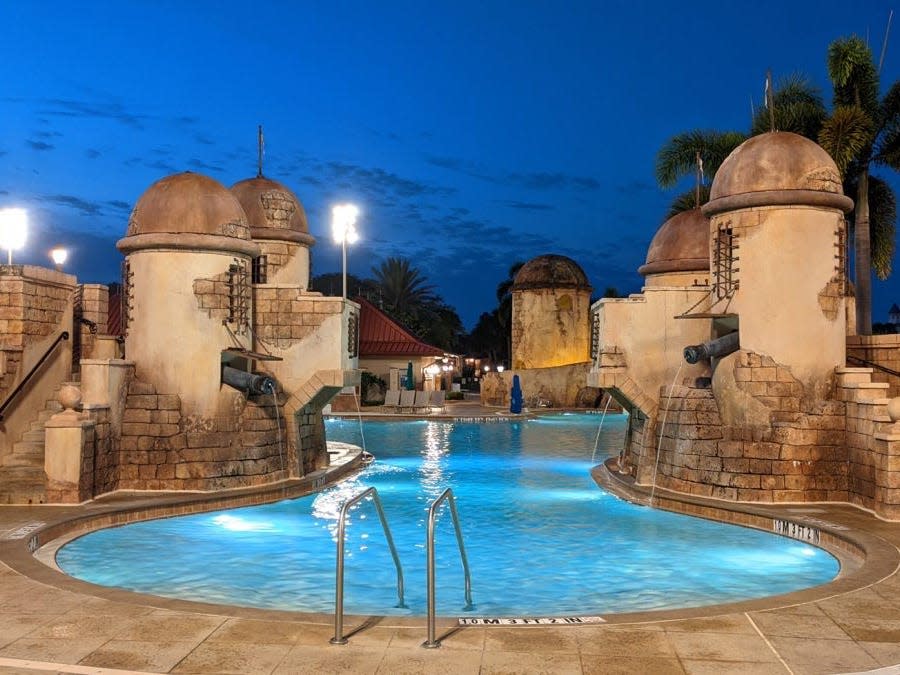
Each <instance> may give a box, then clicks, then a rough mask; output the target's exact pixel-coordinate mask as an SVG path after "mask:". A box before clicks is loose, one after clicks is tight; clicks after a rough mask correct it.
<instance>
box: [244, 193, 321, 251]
mask: <svg viewBox="0 0 900 675" xmlns="http://www.w3.org/2000/svg"><path fill="white" fill-rule="evenodd" d="M231 193H232V194H233V195H234V196H235V197H236V198H237V200H238V202H240V204H241V206H242V207H243V209H244V212H245V213H246V214H247V220H248V222H249V224H250V234H251V236H252V237H253V238H254V239H277V240H282V241H295V242H297V243H301V244H306V245H308V246H311V245H312V244H314V243H315V239H314V238H313V237H312V235H310V234H309V225H308V223H307V220H306V211H305V210H304V209H303V204H301V203H300V200H299V199H297V196H296V195H295V194H294V193H293V192H292V191H291V190H289V189H288V188H287V187H285V186H284V185H282V184H281V183H279V182H277V181H274V180H270V179H269V178H266V177H264V176H257V177H256V178H248V179H246V180H242V181H240V182H238V183H235V184H234V185H232V186H231Z"/></svg>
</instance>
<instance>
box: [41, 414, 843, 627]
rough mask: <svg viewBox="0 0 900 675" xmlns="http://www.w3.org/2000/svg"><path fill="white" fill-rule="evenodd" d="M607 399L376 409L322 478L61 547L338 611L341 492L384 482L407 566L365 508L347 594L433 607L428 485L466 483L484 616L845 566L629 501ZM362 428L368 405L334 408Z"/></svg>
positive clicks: (151, 573)
mask: <svg viewBox="0 0 900 675" xmlns="http://www.w3.org/2000/svg"><path fill="white" fill-rule="evenodd" d="M598 422H599V416H597V415H586V414H579V415H569V414H563V415H553V416H546V417H541V418H538V419H534V420H527V421H520V422H501V423H493V424H477V423H450V422H440V421H403V422H365V423H364V425H363V430H364V433H365V441H366V447H367V448H368V450H369V451H370V452H372V453H374V454H375V455H376V457H377V460H376V461H375V463H374V464H372V465H371V466H370V467H369V468H367V469H366V470H365V471H363V472H362V473H361V474H360V475H358V476H357V477H355V478H353V479H351V480H348V481H345V482H343V483H341V484H340V485H338V486H335V487H334V488H331V489H328V490H326V491H324V492H322V493H320V494H318V495H311V496H308V497H303V498H300V499H294V500H285V501H281V502H278V503H274V504H268V505H265V506H256V507H249V508H243V509H235V510H231V511H224V512H216V513H206V514H200V515H193V516H182V517H177V518H166V519H162V520H155V521H147V522H142V523H135V524H132V525H128V526H124V527H118V528H111V529H107V530H101V531H97V532H93V533H91V534H88V535H86V536H84V537H81V538H79V539H77V540H75V541H73V542H71V543H70V544H68V545H66V546H65V547H63V548H62V549H61V550H60V551H59V552H58V555H57V562H58V564H59V566H60V567H61V568H62V569H63V570H64V571H65V572H67V573H68V574H71V575H72V576H75V577H78V578H81V579H84V580H86V581H90V582H93V583H97V584H102V585H105V586H117V587H121V588H126V589H130V590H135V591H140V592H145V593H153V594H156V595H162V596H169V597H178V598H183V599H190V600H203V601H210V602H223V603H229V604H237V605H248V606H256V607H269V608H278V609H289V610H303V611H320V612H329V613H330V612H333V611H334V583H335V581H334V572H335V541H336V539H335V537H336V532H337V516H338V513H339V512H340V508H341V505H342V504H343V502H344V501H345V500H346V499H348V498H349V497H351V496H354V495H356V494H358V493H359V492H361V491H362V490H363V489H365V488H367V487H369V486H374V487H376V488H377V489H378V493H379V495H380V497H381V500H382V502H383V504H384V510H385V514H386V516H387V519H388V521H389V524H390V526H391V530H392V533H393V536H394V539H395V543H396V545H397V548H398V550H399V555H400V559H401V562H402V564H403V571H404V576H405V581H406V604H407V605H408V608H406V609H400V608H396V607H394V605H395V604H396V587H395V581H396V576H395V571H394V566H393V563H392V561H391V557H390V554H389V551H388V549H387V545H386V544H385V541H384V536H383V534H382V531H381V526H380V523H379V520H378V517H377V514H376V512H375V508H374V505H373V504H370V503H366V502H363V503H362V504H361V505H360V506H358V507H357V508H355V509H354V510H352V511H351V514H350V518H349V521H348V527H347V544H346V549H345V564H346V571H345V611H346V612H347V613H355V614H369V613H375V614H385V613H387V614H399V615H423V614H424V613H425V528H426V521H427V511H428V506H429V504H430V502H431V501H432V500H433V499H434V498H435V497H437V496H438V495H439V494H440V493H441V492H442V491H443V490H444V489H445V488H446V487H452V488H453V490H454V492H455V493H456V498H457V505H458V510H459V516H460V521H461V524H462V529H463V536H464V539H465V544H466V548H467V553H468V556H469V564H470V567H471V573H472V595H473V600H474V603H475V609H474V611H473V615H475V616H504V615H505V616H528V615H530V616H548V615H573V614H574V615H588V614H603V613H610V612H626V611H638V610H649V609H660V608H675V607H690V606H699V605H706V604H713V603H720V602H726V601H732V600H741V599H748V598H755V597H761V596H765V595H775V594H778V593H784V592H788V591H793V590H797V589H801V588H805V587H809V586H814V585H817V584H821V583H824V582H827V581H829V580H831V579H832V578H833V577H834V576H835V575H836V574H837V573H838V563H837V561H836V560H835V559H834V558H833V557H832V556H830V555H829V554H827V553H826V552H824V551H822V550H821V549H817V548H815V547H812V546H809V545H807V544H804V543H801V542H798V541H794V540H791V539H787V538H783V537H779V536H776V535H774V534H769V533H766V532H760V531H756V530H750V529H746V528H741V527H735V526H730V525H724V524H720V523H715V522H710V521H706V520H701V519H698V518H691V517H688V516H682V515H676V514H672V513H667V512H664V511H658V510H655V509H650V508H647V507H642V506H635V505H632V504H629V503H627V502H624V501H621V500H619V499H617V498H616V497H613V496H612V495H610V494H608V493H606V492H604V491H603V490H600V489H599V488H598V487H597V486H596V484H595V483H594V482H593V480H592V479H591V477H590V475H589V471H590V468H591V466H592V463H591V461H590V456H591V451H592V449H593V446H594V439H595V436H596V433H597V425H598ZM625 422H626V420H625V417H624V416H621V415H613V416H607V418H606V421H605V423H604V428H603V433H602V434H601V443H600V450H599V452H598V454H597V457H598V459H597V461H600V459H601V458H604V457H607V456H609V455H610V454H612V453H614V452H617V451H618V449H619V448H621V447H622V442H623V436H624V433H625ZM326 429H327V435H328V437H329V438H330V439H334V440H343V441H347V442H351V443H356V444H360V430H359V425H358V423H357V422H356V421H352V422H350V421H329V422H327V423H326ZM436 531H437V546H436V549H437V585H438V591H437V611H438V614H439V615H447V616H455V615H463V613H462V607H463V605H464V604H465V603H464V597H463V577H462V570H461V565H460V561H459V554H458V552H457V549H456V542H455V538H454V535H453V526H452V523H451V522H450V517H449V514H448V513H446V512H445V511H444V510H442V512H441V514H440V516H439V518H438V524H437V528H436Z"/></svg>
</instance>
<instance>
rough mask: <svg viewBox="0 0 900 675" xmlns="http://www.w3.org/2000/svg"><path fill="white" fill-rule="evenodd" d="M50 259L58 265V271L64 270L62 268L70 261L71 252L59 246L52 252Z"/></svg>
mask: <svg viewBox="0 0 900 675" xmlns="http://www.w3.org/2000/svg"><path fill="white" fill-rule="evenodd" d="M50 259H51V260H52V261H53V264H54V265H56V269H58V270H62V266H63V265H65V264H66V260H68V259H69V252H68V251H67V250H66V249H64V248H63V247H62V246H57V247H56V248H54V249H53V250H52V251H50Z"/></svg>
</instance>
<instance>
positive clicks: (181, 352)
mask: <svg viewBox="0 0 900 675" xmlns="http://www.w3.org/2000/svg"><path fill="white" fill-rule="evenodd" d="M116 246H117V248H118V249H119V250H120V251H121V252H122V253H124V254H125V256H126V270H127V273H126V275H127V276H126V285H127V289H128V290H127V293H128V302H127V308H128V309H127V314H128V316H127V332H126V337H125V353H126V355H127V357H128V358H129V359H130V360H133V361H134V362H135V374H136V376H137V377H138V378H139V379H140V380H143V381H145V382H149V383H151V384H153V385H154V386H155V387H156V389H157V391H159V392H164V393H167V394H178V395H179V396H180V397H181V403H182V413H183V414H184V415H186V416H189V417H195V418H196V419H198V420H203V419H207V420H209V419H212V418H215V417H217V416H218V415H220V414H221V412H222V410H223V408H227V407H228V406H229V405H230V404H231V403H232V401H231V399H233V398H234V397H235V396H236V395H239V394H238V393H237V392H235V391H234V390H233V389H230V388H228V387H225V388H222V387H221V368H222V362H221V353H222V350H223V349H226V348H229V347H231V346H234V344H235V336H238V337H237V339H238V340H240V339H241V336H246V335H247V333H248V332H249V331H248V328H249V327H250V321H251V319H252V307H251V295H250V265H251V260H252V258H253V257H254V256H256V255H258V254H259V247H258V246H257V245H256V244H255V243H254V242H253V241H252V240H251V238H250V228H249V227H248V225H247V219H246V216H245V214H244V211H243V209H242V208H241V205H240V204H239V203H238V200H237V199H236V198H235V197H234V195H232V194H231V193H230V192H229V191H228V190H227V189H226V188H225V187H224V186H223V185H221V184H220V183H218V182H217V181H215V180H213V179H212V178H208V177H206V176H203V175H200V174H196V173H191V172H185V173H179V174H174V175H172V176H168V177H166V178H163V179H161V180H159V181H157V182H156V183H154V184H153V185H151V186H150V187H149V188H148V189H147V191H146V192H145V193H144V194H143V195H142V196H141V198H140V199H139V200H138V202H137V204H136V205H135V207H134V210H133V211H132V213H131V218H130V220H129V222H128V231H127V234H126V236H125V237H124V238H123V239H121V240H119V242H118V243H117V244H116Z"/></svg>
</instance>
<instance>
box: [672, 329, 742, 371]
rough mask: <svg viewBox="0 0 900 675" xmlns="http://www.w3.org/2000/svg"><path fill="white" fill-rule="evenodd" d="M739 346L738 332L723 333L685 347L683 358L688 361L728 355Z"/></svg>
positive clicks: (692, 361)
mask: <svg viewBox="0 0 900 675" xmlns="http://www.w3.org/2000/svg"><path fill="white" fill-rule="evenodd" d="M740 348H741V342H740V333H738V331H734V332H733V333H729V334H728V335H723V336H722V337H720V338H716V339H715V340H710V341H709V342H704V343H703V344H699V345H690V346H688V347H685V348H684V360H685V361H687V362H688V363H697V362H698V361H708V360H709V359H711V358H713V357H716V358H721V357H723V356H728V355H729V354H731V352H735V351H737V350H738V349H740Z"/></svg>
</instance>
